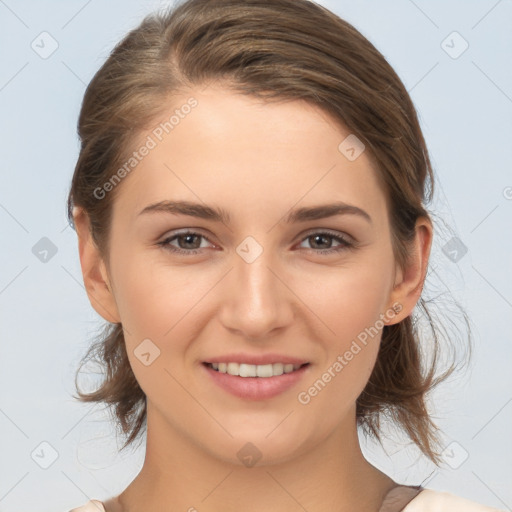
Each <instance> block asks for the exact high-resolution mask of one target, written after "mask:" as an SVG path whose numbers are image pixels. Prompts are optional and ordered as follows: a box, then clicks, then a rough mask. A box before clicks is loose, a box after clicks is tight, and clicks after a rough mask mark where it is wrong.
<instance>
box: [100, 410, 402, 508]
mask: <svg viewBox="0 0 512 512" xmlns="http://www.w3.org/2000/svg"><path fill="white" fill-rule="evenodd" d="M351 412H352V414H351V415H350V417H348V418H347V419H346V421H345V422H344V424H343V425H340V427H339V428H338V429H336V430H335V431H333V432H332V434H331V435H330V436H329V437H328V438H326V439H324V440H323V441H322V443H321V444H320V445H315V446H311V447H310V449H309V450H307V451H304V452H302V454H301V455H300V456H296V457H293V458H290V459H288V460H286V461H284V462H280V463H276V464H267V465H261V466H260V465H258V464H256V465H255V466H252V467H245V466H244V465H241V464H235V463H234V462H230V461H229V460H221V459H219V458H218V457H215V456H214V455H213V454H210V453H208V452H206V449H207V448H204V447H201V446H197V444H194V443H192V442H191V440H190V439H189V438H188V437H187V436H186V435H181V434H180V433H179V432H176V431H175V430H174V429H172V428H171V427H170V426H169V424H168V423H166V421H165V420H164V418H163V417H162V416H160V415H159V414H158V413H157V411H155V410H154V409H150V408H149V407H148V419H147V444H146V456H145V460H144V464H143V467H142V469H141V471H140V473H139V474H138V475H137V477H136V478H135V480H134V481H133V482H132V483H131V484H130V485H129V487H128V488H127V489H126V490H125V491H124V492H123V493H122V494H121V495H120V496H119V497H118V498H116V499H114V500H112V501H110V502H107V504H110V507H109V508H107V512H134V511H136V510H144V511H145V512H155V511H157V510H158V511H160V510H183V511H189V512H196V511H200V512H221V511H222V512H235V511H238V510H240V508H243V510H244V511H246V512H261V511H262V510H279V511H280V512H296V511H297V510H299V508H302V509H303V510H307V511H308V512H320V511H322V512H326V511H327V512H329V511H336V512H349V511H353V510H358V511H361V512H378V510H379V508H380V505H381V503H382V501H383V499H384V496H385V495H386V493H387V492H388V491H389V490H390V489H391V488H393V487H395V486H396V485H397V484H396V483H395V482H394V481H393V480H392V479H391V478H389V477H388V476H387V475H385V474H384V473H382V472H381V471H379V470H378V469H377V468H375V467H374V466H373V465H371V464H370V463H369V462H368V461H367V460H366V459H365V458H364V456H363V454H362V452H361V449H360V446H359V438H358V435H357V427H356V421H355V409H353V410H352V411H351Z"/></svg>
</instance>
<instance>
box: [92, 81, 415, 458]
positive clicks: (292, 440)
mask: <svg viewBox="0 0 512 512" xmlns="http://www.w3.org/2000/svg"><path fill="white" fill-rule="evenodd" d="M191 97H193V98H195V100H196V102H197V103H195V102H194V103H193V104H194V106H193V108H181V107H182V106H183V105H186V104H187V102H188V104H189V105H190V104H192V102H189V98H191ZM180 108H181V110H180V112H181V115H179V116H176V119H179V121H176V119H174V124H173V126H172V129H169V126H168V125H167V126H166V128H167V130H168V133H167V132H166V130H165V129H163V128H162V125H160V122H164V120H169V118H170V116H171V115H172V114H173V112H175V110H176V109H180ZM185 112H187V113H186V114H185ZM164 126H165V125H164ZM349 134H350V133H349V132H348V131H346V130H342V129H341V128H340V126H338V125H337V124H336V123H335V122H334V121H333V120H332V119H330V118H329V117H328V116H327V115H326V114H325V113H324V112H322V111H321V110H319V109H317V108H316V107H314V106H312V105H310V104H307V103H305V102H302V101H291V102H281V103H277V104H276V103H274V104H270V103H267V104H265V103H263V102H261V101H259V100H257V99H255V98H251V97H247V96H243V95H239V94H237V93H234V92H231V91H229V90H228V89H223V88H222V87H217V88H209V89H206V90H204V91H202V92H201V90H200V89H195V90H192V91H191V92H190V94H187V95H183V96H180V97H176V98H174V99H173V101H172V104H169V111H168V112H165V113H164V114H163V115H162V119H159V120H158V121H156V122H155V126H153V127H152V128H151V129H150V130H148V131H147V132H145V133H142V134H141V137H140V141H141V143H140V145H139V146H137V147H138V148H140V147H141V146H142V145H143V144H146V146H147V147H150V149H149V150H148V151H145V150H143V151H140V152H139V156H140V161H138V163H137V165H136V167H135V168H134V169H133V170H132V171H131V172H130V173H128V174H127V175H126V176H125V177H124V178H123V181H122V182H121V183H120V184H118V185H117V187H118V188H117V189H116V190H115V194H116V197H115V201H114V204H113V217H112V224H111V232H110V244H111V245H110V247H111V250H110V254H109V265H108V267H103V269H104V270H103V271H102V272H103V275H104V276H105V279H106V280H108V281H109V286H110V288H111V290H112V294H111V295H109V297H110V298H108V297H106V298H105V302H107V301H108V300H111V304H109V306H108V307H107V308H106V309H108V310H110V311H111V312H112V317H109V318H107V316H106V315H105V309H103V308H102V309H100V310H98V311H99V312H100V313H101V314H103V316H104V317H105V318H107V319H109V320H111V321H120V322H121V323H122V325H123V328H124V334H125V340H126V348H127V352H128V355H129V358H130V363H131V366H132V368H133V371H134V373H135V376H136V378H137V380H138V382H139V383H140V386H141V388H142V389H143V391H144V392H145V394H146V396H147V400H148V422H151V423H152V424H153V425H155V432H156V431H157V430H158V431H159V432H162V433H163V432H165V433H166V434H165V435H166V436H172V435H175V437H180V438H181V439H184V440H186V441H187V442H189V443H191V445H193V446H196V447H200V449H201V450H203V451H204V453H208V454H210V455H212V456H214V457H216V458H218V459H223V460H226V461H230V462H233V463H236V464H241V463H242V462H241V460H242V459H241V458H240V456H239V455H237V452H239V450H240V449H241V448H242V447H244V446H245V448H244V449H246V450H250V449H254V448H247V446H246V443H248V442H250V443H252V444H253V445H254V446H255V447H256V449H257V450H258V452H259V454H260V455H261V457H262V460H261V462H270V461H273V462H277V461H281V460H286V459H289V458H291V457H293V456H297V455H299V454H301V453H303V452H305V451H306V450H308V449H311V447H313V446H315V445H317V444H319V443H321V442H322V440H324V439H326V438H327V437H328V436H329V435H330V434H332V433H333V432H334V431H335V430H343V429H346V428H347V425H350V426H351V427H350V428H352V424H353V419H354V414H355V401H356V399H357V397H358V395H359V394H360V393H361V391H362V390H363V388H364V387H365V385H366V383H367V381H368V378H369V376H370V374H371V371H372V368H373V366H374V364H375V360H376V357H377V352H378V349H379V343H380V338H381V334H382V327H383V325H384V324H386V323H387V324H391V323H396V322H397V321H399V320H401V319H403V317H404V316H407V311H408V310H410V309H411V308H412V307H413V305H414V303H415V302H416V299H417V296H414V297H409V296H405V293H403V290H402V289H401V288H400V287H395V285H396V284H397V282H398V281H400V279H401V278H402V273H401V272H400V271H399V270H398V269H397V267H396V265H395V261H394V258H393V252H392V246H391V235H390V227H389V217H388V211H387V206H386V201H385V196H384V192H383V190H382V189H381V188H380V186H379V183H378V181H377V179H376V173H377V170H376V169H375V168H374V166H373V164H372V162H371V160H370V158H369V156H368V155H367V152H365V151H363V152H362V153H361V154H360V155H359V156H358V157H357V158H356V159H355V160H354V159H353V158H350V159H349V158H347V156H346V155H347V153H346V152H342V151H340V149H339V146H340V143H342V141H344V139H345V138H346V137H347V136H348V135H349ZM151 141H152V142H151ZM342 147H343V146H342ZM135 149H137V148H135ZM142 153H145V155H144V156H142ZM348 154H350V153H348ZM107 193H112V192H107ZM185 202H186V203H189V205H188V207H186V208H185V206H184V205H183V204H182V206H181V207H179V206H177V205H176V204H174V203H185ZM342 204H345V205H349V206H348V207H347V206H345V208H340V209H339V210H337V211H335V209H334V208H331V209H330V210H329V208H325V209H324V211H322V208H324V207H327V206H328V205H336V206H338V207H339V206H342ZM106 268H108V271H107V270H105V269H106ZM399 291H400V292H401V293H402V295H400V293H399ZM105 293H107V292H105ZM397 303H399V307H398V309H400V308H402V310H403V311H402V313H401V314H398V315H396V314H395V313H394V312H393V310H391V309H390V308H391V307H392V306H393V304H397ZM287 359H289V360H290V361H294V362H295V363H296V365H298V364H304V365H303V366H302V367H301V368H300V369H299V370H297V369H295V370H293V371H292V372H291V373H286V374H283V375H281V376H273V377H270V378H268V377H264V376H261V377H257V376H256V377H240V376H232V375H229V374H224V373H221V372H219V371H215V370H214V369H212V368H210V367H208V366H207V364H206V363H211V362H217V363H218V362H225V363H230V362H237V361H238V362H240V361H241V362H244V361H245V362H246V363H248V362H252V363H256V362H260V363H261V365H259V366H258V367H256V368H255V367H254V366H252V365H250V366H245V365H244V366H243V371H248V372H249V374H250V375H251V373H250V372H252V371H256V372H260V375H266V373H265V372H267V371H269V370H270V369H272V370H274V369H275V370H276V371H277V373H279V371H280V366H279V363H283V362H286V360H287ZM272 363H276V365H275V366H270V367H269V364H271V365H272ZM288 364H290V363H288ZM220 368H221V369H222V365H220ZM229 368H231V370H236V369H237V367H236V365H230V366H229ZM287 368H288V369H289V367H286V366H284V367H283V368H282V370H286V369H287ZM246 379H247V380H246ZM156 426H158V428H157V427H156Z"/></svg>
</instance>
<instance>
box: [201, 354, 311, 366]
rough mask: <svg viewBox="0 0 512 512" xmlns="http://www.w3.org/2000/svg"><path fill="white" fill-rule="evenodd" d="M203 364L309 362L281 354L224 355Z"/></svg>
mask: <svg viewBox="0 0 512 512" xmlns="http://www.w3.org/2000/svg"><path fill="white" fill-rule="evenodd" d="M204 362H205V363H238V364H255V365H262V364H271V363H283V364H300V365H302V364H306V363H308V362H309V361H305V360H304V359H300V358H298V357H292V356H286V355H282V354H258V355H256V354H241V353H237V354H225V355H222V356H218V357H210V358H208V359H207V360H206V361H204Z"/></svg>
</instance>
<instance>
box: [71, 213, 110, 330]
mask: <svg viewBox="0 0 512 512" xmlns="http://www.w3.org/2000/svg"><path fill="white" fill-rule="evenodd" d="M73 221H74V224H75V230H76V233H77V235H78V252H79V255H80V265H81V267H82V276H83V279H84V285H85V290H86V291H87V296H88V297H89V301H90V302H91V305H92V307H93V308H94V309H95V311H96V312H97V313H98V315H100V316H101V317H103V318H104V319H105V320H107V322H111V323H120V317H119V312H118V310H117V304H116V301H115V298H114V294H113V293H112V286H111V284H110V281H109V277H108V273H107V269H106V265H105V262H104V261H103V258H102V257H101V255H100V252H99V249H98V248H97V246H96V244H95V243H94V240H93V238H92V235H91V230H90V222H89V216H88V215H87V214H86V213H85V211H84V210H83V209H82V208H78V207H75V208H73Z"/></svg>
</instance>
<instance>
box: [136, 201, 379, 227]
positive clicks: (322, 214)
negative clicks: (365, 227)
mask: <svg viewBox="0 0 512 512" xmlns="http://www.w3.org/2000/svg"><path fill="white" fill-rule="evenodd" d="M155 212H164V213H170V214H173V215H187V216H190V217H197V218H200V219H206V220H212V221H215V222H222V223H224V224H229V222H230V219H231V216H230V214H229V213H228V212H227V211H225V210H223V209H222V208H217V207H215V206H208V205H206V204H201V203H193V202H190V201H160V202H158V203H154V204H150V205H148V206H146V207H145V208H144V209H143V210H142V211H140V212H139V214H138V215H143V214H147V213H155ZM336 215H358V216H360V217H362V218H364V219H365V220H366V221H368V222H369V223H370V224H371V223H372V218H371V217H370V215H369V214H368V213H367V212H366V211H364V210H362V209H361V208H359V207H357V206H354V205H350V204H347V203H344V202H341V201H338V202H336V203H330V204H324V205H320V206H307V207H306V206H305V207H302V208H297V209H295V210H292V211H291V212H289V213H288V214H287V215H286V217H285V218H284V220H285V222H286V223H287V224H291V223H294V222H306V221H310V220H319V219H325V218H327V217H334V216H336Z"/></svg>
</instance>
